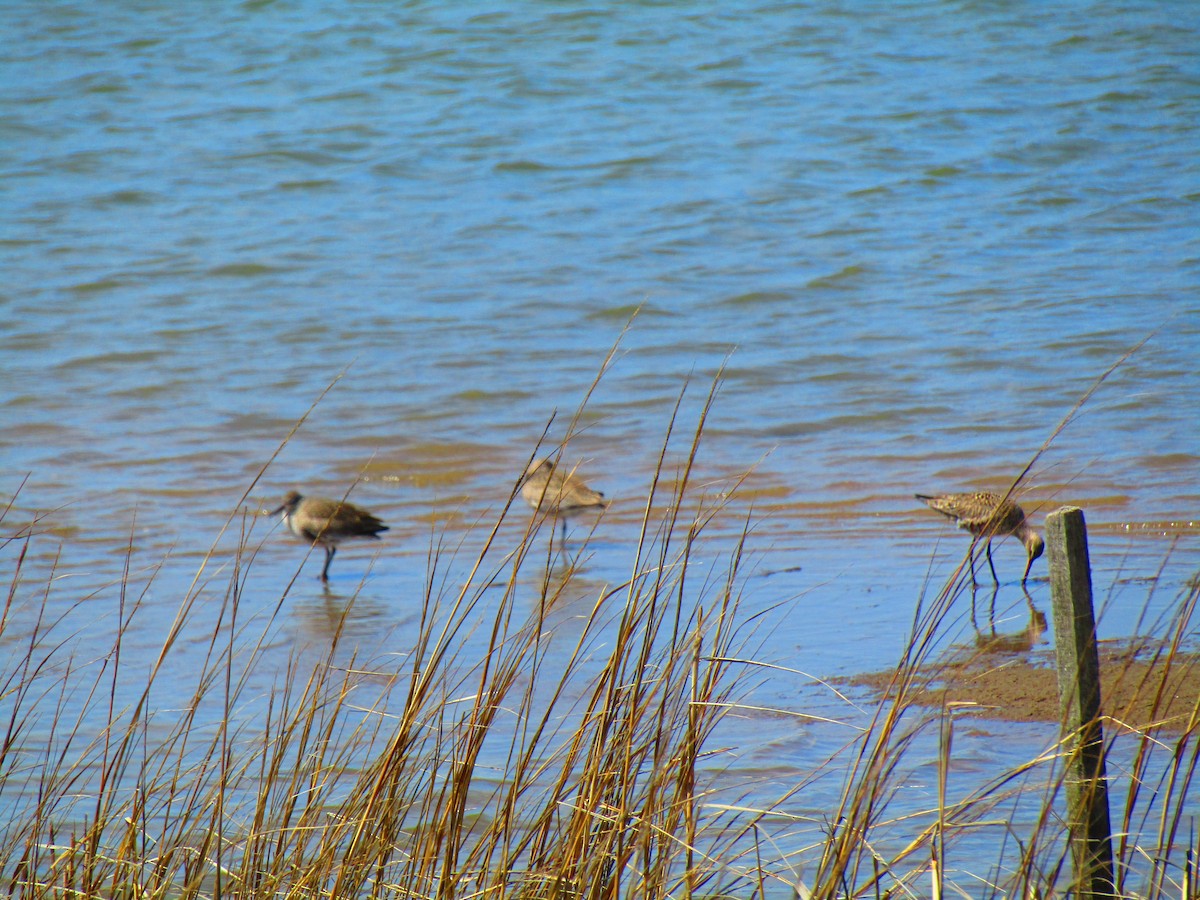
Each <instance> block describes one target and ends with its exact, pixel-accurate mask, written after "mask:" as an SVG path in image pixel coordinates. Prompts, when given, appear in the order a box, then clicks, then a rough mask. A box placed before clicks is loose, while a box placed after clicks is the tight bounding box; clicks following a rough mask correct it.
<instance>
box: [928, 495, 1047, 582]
mask: <svg viewBox="0 0 1200 900" xmlns="http://www.w3.org/2000/svg"><path fill="white" fill-rule="evenodd" d="M916 497H917V499H918V500H920V501H921V502H922V503H924V504H925V505H926V506H928V507H929V508H930V509H932V510H935V511H936V512H940V513H941V514H942V515H943V516H946V517H947V518H950V519H954V521H956V522H957V523H958V527H959V528H965V529H966V530H967V531H969V532H971V534H973V535H975V536H976V537H981V538H983V539H984V544H983V546H984V549H985V550H986V551H987V561H988V566H989V567H990V568H991V570H992V578H993V579H994V580H995V582H996V583H997V584H999V583H1000V579H999V578H997V577H996V567H995V565H993V564H992V538H995V537H1003V536H1004V535H1006V534H1011V535H1013V536H1014V537H1016V538H1017V539H1018V540H1020V542H1021V543H1022V544H1024V545H1025V552H1026V553H1027V554H1029V561H1028V562H1027V563H1026V564H1025V574H1024V575H1023V576H1022V577H1021V584H1022V585H1024V584H1025V582H1026V581H1028V580H1029V570H1030V568H1031V567H1032V566H1033V561H1034V560H1035V559H1037V558H1038V557H1039V556H1041V555H1042V550H1044V549H1045V547H1046V545H1045V543H1044V542H1043V541H1042V538H1041V535H1039V534H1038V533H1037V532H1036V531H1034V530H1033V526H1032V525H1030V524H1029V520H1028V519H1026V518H1025V511H1024V510H1023V509H1021V507H1019V506H1017V504H1015V503H1013V502H1012V501H1011V500H1007V499H1005V498H1004V497H1001V496H1000V495H999V494H993V493H992V492H991V491H975V492H973V493H969V494H938V495H936V496H930V495H929V494H917V495H916ZM971 580H972V581H974V580H975V554H974V553H973V552H972V554H971Z"/></svg>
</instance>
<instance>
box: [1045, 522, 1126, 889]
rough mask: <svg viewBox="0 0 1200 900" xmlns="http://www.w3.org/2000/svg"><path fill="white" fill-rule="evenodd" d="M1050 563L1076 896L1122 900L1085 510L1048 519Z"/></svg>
mask: <svg viewBox="0 0 1200 900" xmlns="http://www.w3.org/2000/svg"><path fill="white" fill-rule="evenodd" d="M1046 556H1047V559H1048V560H1049V565H1050V597H1051V602H1052V604H1053V615H1054V643H1055V650H1056V656H1057V660H1058V702H1059V709H1060V710H1061V714H1062V728H1063V736H1064V738H1065V740H1066V745H1065V749H1066V750H1067V752H1068V756H1067V769H1066V787H1067V823H1068V826H1069V828H1070V832H1071V855H1072V857H1073V859H1074V861H1075V893H1076V896H1077V897H1079V898H1080V900H1090V898H1098V897H1116V896H1117V891H1116V881H1115V880H1114V877H1113V855H1112V833H1111V828H1110V824H1109V818H1108V783H1107V781H1106V779H1105V773H1104V730H1103V728H1102V727H1101V724H1100V657H1099V654H1098V652H1097V650H1096V618H1095V615H1094V613H1093V611H1092V570H1091V566H1090V564H1089V561H1088V546H1087V526H1086V525H1085V524H1084V521H1083V510H1081V509H1076V508H1074V507H1063V508H1062V509H1060V510H1058V511H1057V512H1052V513H1050V515H1048V516H1046Z"/></svg>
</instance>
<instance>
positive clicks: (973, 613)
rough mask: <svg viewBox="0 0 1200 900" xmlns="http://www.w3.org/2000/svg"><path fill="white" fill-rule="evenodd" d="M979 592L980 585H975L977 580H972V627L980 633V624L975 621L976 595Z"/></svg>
mask: <svg viewBox="0 0 1200 900" xmlns="http://www.w3.org/2000/svg"><path fill="white" fill-rule="evenodd" d="M978 590H979V585H977V584H976V583H975V578H974V576H972V578H971V627H972V628H974V629H975V631H976V633H978V632H979V623H978V622H977V621H976V619H975V594H976V592H977V591H978Z"/></svg>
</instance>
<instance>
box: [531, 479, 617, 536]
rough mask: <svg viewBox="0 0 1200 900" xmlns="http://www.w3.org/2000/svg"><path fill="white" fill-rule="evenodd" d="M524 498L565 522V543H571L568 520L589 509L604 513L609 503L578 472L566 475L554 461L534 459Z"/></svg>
mask: <svg viewBox="0 0 1200 900" xmlns="http://www.w3.org/2000/svg"><path fill="white" fill-rule="evenodd" d="M521 496H522V497H524V498H525V502H526V503H528V504H529V505H530V506H532V507H533V508H534V509H535V510H537V511H538V512H542V513H545V514H547V515H553V516H557V517H558V519H559V520H560V521H561V522H562V540H563V543H564V544H565V543H566V542H567V519H568V518H570V517H571V516H573V515H575V514H576V513H580V512H587V511H589V510H596V511H603V510H604V509H607V508H608V501H607V500H605V499H604V495H603V494H602V493H600V492H599V491H594V490H592V489H591V488H590V487H588V486H587V485H586V484H584V483H583V479H581V478H579V477H578V476H577V475H576V474H575V472H574V470H572V471H570V472H567V473H565V474H564V473H563V472H561V471H559V469H557V468H556V467H555V465H554V462H553V461H552V460H550V459H541V460H536V459H535V460H534V461H533V462H531V463H530V464H529V468H527V469H526V470H525V476H524V481H523V482H522V484H521Z"/></svg>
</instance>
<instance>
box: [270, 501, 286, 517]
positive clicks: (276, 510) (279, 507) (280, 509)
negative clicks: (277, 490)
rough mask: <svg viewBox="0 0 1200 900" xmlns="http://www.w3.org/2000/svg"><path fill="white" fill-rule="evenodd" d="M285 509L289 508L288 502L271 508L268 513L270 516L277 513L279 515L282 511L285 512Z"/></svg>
mask: <svg viewBox="0 0 1200 900" xmlns="http://www.w3.org/2000/svg"><path fill="white" fill-rule="evenodd" d="M285 509H287V504H286V503H285V504H283V505H282V506H277V507H276V508H275V509H273V510H271V511H270V512H269V513H267V515H268V516H277V515H279V514H280V513H281V512H283V511H284V510H285Z"/></svg>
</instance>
